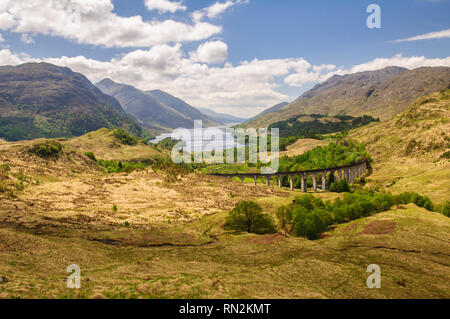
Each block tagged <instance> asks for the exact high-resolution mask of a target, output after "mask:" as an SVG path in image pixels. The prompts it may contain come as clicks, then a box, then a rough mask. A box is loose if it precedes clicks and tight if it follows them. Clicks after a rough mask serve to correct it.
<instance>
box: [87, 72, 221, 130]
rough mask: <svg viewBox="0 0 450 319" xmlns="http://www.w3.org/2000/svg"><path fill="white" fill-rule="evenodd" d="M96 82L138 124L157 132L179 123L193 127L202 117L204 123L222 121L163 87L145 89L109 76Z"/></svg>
mask: <svg viewBox="0 0 450 319" xmlns="http://www.w3.org/2000/svg"><path fill="white" fill-rule="evenodd" d="M96 85H97V87H98V88H99V89H100V90H102V92H103V93H105V94H108V95H111V96H113V97H114V98H116V99H117V100H118V101H119V102H120V104H121V105H122V107H123V109H124V110H125V112H127V113H128V114H130V115H131V116H133V118H135V119H136V120H137V121H138V122H139V124H141V125H142V126H144V127H145V128H147V129H148V130H150V131H152V132H155V133H158V132H166V131H170V130H171V129H175V128H179V127H183V128H193V127H194V120H202V121H203V125H204V126H205V127H207V126H217V125H219V123H217V122H215V121H214V120H212V119H210V118H209V117H207V116H206V115H204V114H202V113H201V112H200V111H199V110H197V109H195V108H194V107H192V106H190V105H189V104H187V103H186V102H184V101H183V100H181V99H179V98H176V97H174V96H172V95H170V94H168V93H165V92H163V91H159V90H154V91H143V90H139V89H137V88H135V87H133V86H131V85H126V84H121V83H116V82H114V81H112V80H110V79H104V80H102V81H100V82H99V83H97V84H96Z"/></svg>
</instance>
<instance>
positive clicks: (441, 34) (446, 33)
mask: <svg viewBox="0 0 450 319" xmlns="http://www.w3.org/2000/svg"><path fill="white" fill-rule="evenodd" d="M443 38H450V29H447V30H442V31H438V32H430V33H425V34H421V35H416V36H414V37H411V38H406V39H399V40H395V41H392V42H394V43H399V42H409V41H419V40H431V39H443Z"/></svg>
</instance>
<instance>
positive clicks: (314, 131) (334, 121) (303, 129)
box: [269, 114, 379, 138]
mask: <svg viewBox="0 0 450 319" xmlns="http://www.w3.org/2000/svg"><path fill="white" fill-rule="evenodd" d="M304 117H305V115H300V116H296V117H293V118H290V119H289V120H287V121H282V122H277V123H274V124H272V125H270V126H269V129H271V128H279V129H280V137H292V136H295V137H297V138H317V135H320V134H330V133H336V132H342V131H344V130H351V129H354V128H357V127H361V126H364V125H367V124H369V123H371V122H377V121H378V122H379V119H375V118H373V117H371V116H368V115H365V116H362V117H352V116H345V115H338V116H334V117H331V118H329V119H330V120H328V117H327V116H326V115H321V114H312V115H308V117H311V118H312V120H310V121H300V120H299V119H301V118H304Z"/></svg>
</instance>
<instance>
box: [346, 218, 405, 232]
mask: <svg viewBox="0 0 450 319" xmlns="http://www.w3.org/2000/svg"><path fill="white" fill-rule="evenodd" d="M354 225H356V224H354ZM396 228H397V223H396V222H388V221H385V220H376V221H373V222H370V223H369V224H367V225H365V226H364V229H363V230H362V231H360V232H359V233H357V234H356V235H386V234H390V233H393V232H394V231H395V229H396Z"/></svg>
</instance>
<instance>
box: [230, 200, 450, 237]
mask: <svg viewBox="0 0 450 319" xmlns="http://www.w3.org/2000/svg"><path fill="white" fill-rule="evenodd" d="M409 203H414V204H416V205H417V206H419V207H423V208H425V209H427V210H429V211H437V212H441V213H442V214H444V215H445V216H447V217H449V215H450V202H447V203H446V204H444V205H442V206H436V205H433V203H432V202H431V200H430V199H429V198H428V197H427V196H422V195H420V194H417V193H411V192H405V193H402V194H399V195H392V194H391V193H377V192H373V191H363V192H357V193H346V194H345V195H344V197H343V198H342V199H341V198H337V199H336V200H335V201H334V202H331V201H326V202H324V201H323V200H322V199H320V198H318V197H315V196H313V195H310V194H308V195H304V196H301V197H297V198H296V199H295V201H294V202H293V203H292V204H291V205H289V206H282V207H280V208H279V209H278V212H277V214H276V217H277V221H278V226H279V228H280V229H282V230H283V232H284V233H285V235H287V234H292V235H294V236H297V237H305V238H307V239H310V240H313V239H317V238H318V237H319V235H320V234H321V233H322V232H324V231H326V230H327V229H328V228H329V227H330V226H331V225H333V224H342V223H347V222H350V221H352V220H355V219H358V218H362V217H368V216H371V215H373V214H376V213H380V212H384V211H388V210H390V209H391V208H392V207H393V206H395V205H397V206H398V205H401V204H409ZM225 228H226V229H229V230H237V231H246V232H249V233H255V234H267V233H274V232H275V231H276V227H275V221H274V219H273V218H272V217H271V216H270V215H269V214H264V213H263V211H262V208H261V207H260V206H259V205H258V204H256V203H254V202H241V203H239V204H238V205H237V206H236V207H235V208H234V209H233V210H232V211H230V212H229V215H228V217H227V219H226V222H225Z"/></svg>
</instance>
